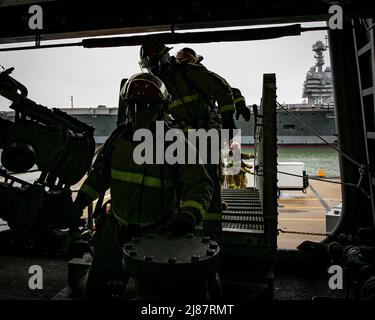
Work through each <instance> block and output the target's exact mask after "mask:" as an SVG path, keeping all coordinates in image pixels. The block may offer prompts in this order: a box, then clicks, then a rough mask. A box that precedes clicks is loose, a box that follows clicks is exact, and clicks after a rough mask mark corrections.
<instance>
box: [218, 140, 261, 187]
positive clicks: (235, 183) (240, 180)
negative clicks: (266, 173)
mask: <svg viewBox="0 0 375 320" xmlns="http://www.w3.org/2000/svg"><path fill="white" fill-rule="evenodd" d="M240 148H241V146H240V144H239V143H238V142H237V141H234V142H232V144H231V146H230V151H229V156H232V153H233V152H234V151H235V150H240ZM250 159H254V155H253V154H249V153H243V152H241V160H240V161H239V163H233V162H229V163H227V166H226V167H227V168H232V167H234V166H237V167H239V168H240V172H239V173H237V174H227V175H226V176H225V180H226V183H227V188H228V189H246V186H247V178H246V173H250V174H252V172H251V170H250V169H252V168H253V167H252V166H251V165H249V164H247V163H245V162H244V161H243V160H250Z"/></svg>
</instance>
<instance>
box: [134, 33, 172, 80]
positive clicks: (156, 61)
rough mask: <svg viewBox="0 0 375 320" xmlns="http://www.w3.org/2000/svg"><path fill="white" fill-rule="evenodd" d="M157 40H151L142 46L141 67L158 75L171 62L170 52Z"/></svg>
mask: <svg viewBox="0 0 375 320" xmlns="http://www.w3.org/2000/svg"><path fill="white" fill-rule="evenodd" d="M171 49H172V48H169V47H166V46H165V45H164V44H162V43H160V42H159V41H157V40H149V41H147V42H146V43H144V44H143V45H142V46H141V50H140V53H139V55H140V61H139V65H140V67H141V68H144V69H147V70H148V71H149V72H151V73H158V71H160V69H161V67H162V66H163V65H165V64H167V63H168V62H169V61H170V55H169V50H171Z"/></svg>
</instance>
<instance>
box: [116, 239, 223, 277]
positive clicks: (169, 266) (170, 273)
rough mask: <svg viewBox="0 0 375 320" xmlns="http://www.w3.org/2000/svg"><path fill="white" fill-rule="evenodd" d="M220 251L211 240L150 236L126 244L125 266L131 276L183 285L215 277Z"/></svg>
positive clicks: (124, 250)
mask: <svg viewBox="0 0 375 320" xmlns="http://www.w3.org/2000/svg"><path fill="white" fill-rule="evenodd" d="M219 252H220V248H219V245H218V244H217V243H216V242H214V241H212V240H210V239H209V238H208V237H196V236H194V235H192V234H189V235H186V236H169V235H160V234H148V235H145V236H143V237H141V238H136V239H133V240H132V241H131V242H128V243H126V244H125V245H124V248H123V253H124V255H123V266H124V270H125V271H126V272H128V273H129V274H130V275H131V276H135V277H139V276H140V277H142V278H148V279H155V277H157V279H159V280H165V281H168V282H170V281H172V280H173V281H180V282H182V281H186V279H187V277H189V278H190V279H201V278H204V277H206V276H207V275H212V274H214V273H215V272H216V270H217V269H218V266H219Z"/></svg>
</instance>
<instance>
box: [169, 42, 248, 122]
mask: <svg viewBox="0 0 375 320" xmlns="http://www.w3.org/2000/svg"><path fill="white" fill-rule="evenodd" d="M202 60H203V57H202V56H201V55H199V54H197V53H196V52H195V51H194V50H193V49H191V48H182V49H181V50H180V51H178V52H177V54H176V62H177V63H192V64H199V65H201V66H203V65H202V64H201V62H202ZM232 94H233V98H234V105H235V108H236V120H239V118H240V115H242V117H243V118H244V119H245V120H246V121H250V118H251V113H250V110H249V108H247V107H246V101H245V97H244V96H243V95H242V93H241V91H240V89H237V88H233V87H232Z"/></svg>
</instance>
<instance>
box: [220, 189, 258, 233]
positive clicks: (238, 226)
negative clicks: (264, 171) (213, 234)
mask: <svg viewBox="0 0 375 320" xmlns="http://www.w3.org/2000/svg"><path fill="white" fill-rule="evenodd" d="M223 201H225V202H226V203H227V205H228V208H227V209H226V210H224V211H223V214H222V221H223V224H222V226H223V232H227V231H242V232H248V233H249V232H250V233H263V232H264V220H263V213H262V208H261V204H260V199H259V192H258V190H255V189H224V190H223Z"/></svg>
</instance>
